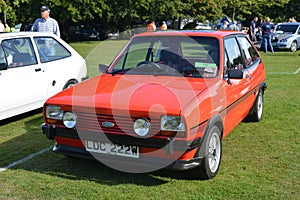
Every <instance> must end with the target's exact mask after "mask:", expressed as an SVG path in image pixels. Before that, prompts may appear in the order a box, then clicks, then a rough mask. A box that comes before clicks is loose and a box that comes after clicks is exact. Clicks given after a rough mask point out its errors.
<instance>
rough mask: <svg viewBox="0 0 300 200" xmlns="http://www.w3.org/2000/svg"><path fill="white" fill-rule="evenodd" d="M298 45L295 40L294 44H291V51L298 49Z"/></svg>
mask: <svg viewBox="0 0 300 200" xmlns="http://www.w3.org/2000/svg"><path fill="white" fill-rule="evenodd" d="M297 46H298V44H297V42H296V41H293V42H292V44H291V51H292V52H295V51H297Z"/></svg>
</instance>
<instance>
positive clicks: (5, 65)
mask: <svg viewBox="0 0 300 200" xmlns="http://www.w3.org/2000/svg"><path fill="white" fill-rule="evenodd" d="M7 68H8V65H7V63H0V70H7Z"/></svg>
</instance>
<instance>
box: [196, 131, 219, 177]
mask: <svg viewBox="0 0 300 200" xmlns="http://www.w3.org/2000/svg"><path fill="white" fill-rule="evenodd" d="M202 145H203V146H202V147H201V150H203V151H204V152H202V153H201V154H203V155H205V156H204V157H203V159H202V161H201V164H200V166H199V167H197V168H195V169H192V170H191V175H192V176H193V177H194V178H197V179H203V180H206V179H211V178H213V177H215V176H216V175H217V173H218V171H219V167H220V164H221V158H222V139H221V130H220V128H219V127H217V126H216V125H214V126H212V127H211V128H210V129H209V130H208V132H207V134H206V136H205V138H204V141H203V143H202Z"/></svg>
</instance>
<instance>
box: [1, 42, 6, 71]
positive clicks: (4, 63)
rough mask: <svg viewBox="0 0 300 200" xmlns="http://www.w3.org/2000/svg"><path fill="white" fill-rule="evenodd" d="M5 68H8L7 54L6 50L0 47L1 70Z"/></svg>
mask: <svg viewBox="0 0 300 200" xmlns="http://www.w3.org/2000/svg"><path fill="white" fill-rule="evenodd" d="M3 68H5V69H6V56H5V53H4V50H3V49H2V48H1V47H0V70H1V69H3Z"/></svg>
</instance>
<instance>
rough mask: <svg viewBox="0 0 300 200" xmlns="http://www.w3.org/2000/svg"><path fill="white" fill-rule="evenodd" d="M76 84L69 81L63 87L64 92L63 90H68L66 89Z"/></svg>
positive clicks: (73, 81)
mask: <svg viewBox="0 0 300 200" xmlns="http://www.w3.org/2000/svg"><path fill="white" fill-rule="evenodd" d="M77 83H78V81H76V80H69V81H68V82H67V83H66V84H65V86H64V88H63V89H64V90H65V89H68V88H70V87H72V86H74V85H76V84H77Z"/></svg>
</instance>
